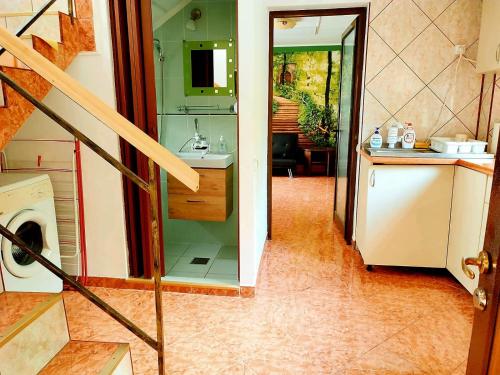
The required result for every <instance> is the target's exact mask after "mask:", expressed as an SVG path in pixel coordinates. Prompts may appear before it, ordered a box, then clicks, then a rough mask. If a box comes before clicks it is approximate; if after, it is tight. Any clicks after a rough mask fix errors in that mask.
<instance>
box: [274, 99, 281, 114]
mask: <svg viewBox="0 0 500 375" xmlns="http://www.w3.org/2000/svg"><path fill="white" fill-rule="evenodd" d="M279 109H280V103H278V101H277V100H276V99H273V115H274V114H275V113H276V112H278V110H279Z"/></svg>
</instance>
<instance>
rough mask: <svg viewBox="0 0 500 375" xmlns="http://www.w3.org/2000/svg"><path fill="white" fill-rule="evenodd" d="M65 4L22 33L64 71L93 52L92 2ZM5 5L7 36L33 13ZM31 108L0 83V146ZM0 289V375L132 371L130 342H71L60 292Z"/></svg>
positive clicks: (33, 79) (25, 82)
mask: <svg viewBox="0 0 500 375" xmlns="http://www.w3.org/2000/svg"><path fill="white" fill-rule="evenodd" d="M21 3H22V2H19V4H21ZM27 3H30V2H27ZM33 3H34V2H33ZM67 4H68V3H67V1H66V0H64V1H62V0H58V1H57V2H56V3H55V5H54V6H53V7H56V8H57V10H58V11H52V10H49V11H48V12H46V13H44V15H43V16H41V18H40V19H39V20H38V21H37V23H36V24H34V25H33V26H32V27H31V28H30V29H29V31H28V32H27V33H26V34H28V35H26V34H25V35H23V36H22V37H21V39H22V41H23V42H24V43H25V44H27V45H28V46H29V47H30V48H32V49H33V50H35V51H37V52H39V53H40V54H42V55H43V56H44V57H45V58H47V59H48V60H50V61H51V62H52V63H53V64H54V65H56V66H57V67H59V68H61V69H63V70H64V69H66V68H67V67H68V66H69V65H70V64H71V62H72V61H73V60H74V58H75V57H76V56H77V55H78V54H79V53H80V52H81V51H93V50H95V40H94V33H93V25H92V7H91V4H92V1H91V0H75V8H76V12H77V14H76V18H73V19H72V17H70V16H69V15H68V14H66V13H64V12H61V10H63V11H66V12H67V10H68V6H67ZM5 6H7V5H6V4H0V25H1V26H5V25H6V26H7V28H8V30H9V31H10V32H11V33H12V34H14V33H15V32H16V29H17V27H18V26H19V24H20V23H24V22H25V20H26V19H27V17H30V16H31V15H32V11H37V9H31V10H30V9H16V10H15V11H10V12H5V9H3V7H5ZM79 16H80V17H79ZM20 21H22V22H20ZM30 33H31V34H30ZM0 70H1V71H3V72H4V73H6V74H8V75H9V76H10V77H11V78H12V79H14V80H15V81H17V82H18V83H19V84H21V85H22V86H23V87H26V88H29V90H30V92H31V93H32V94H33V96H34V97H35V98H36V99H38V100H40V101H41V100H43V99H44V98H45V96H46V95H47V94H48V93H49V91H50V89H51V88H52V85H50V84H49V83H48V82H47V81H46V80H45V79H43V78H42V77H41V76H40V75H39V74H37V73H35V72H34V71H33V70H31V69H29V68H28V67H27V66H26V65H24V64H23V63H22V62H21V61H19V60H18V59H17V58H15V57H14V56H12V55H11V54H9V53H8V52H5V53H4V54H3V55H1V56H0ZM34 110H35V107H34V106H33V105H32V104H31V103H29V102H28V101H27V100H26V99H24V98H23V97H22V96H21V95H20V94H18V93H17V92H16V91H14V90H13V89H12V88H10V87H9V86H8V85H6V84H5V83H4V82H0V150H1V149H3V147H4V146H5V145H6V144H7V143H8V142H9V141H10V140H11V139H12V137H13V136H14V135H15V133H16V132H17V130H18V129H19V128H20V127H22V125H23V124H24V123H25V122H26V120H27V119H28V118H29V117H30V116H31V114H32V113H33V111H34ZM1 291H2V289H1V281H0V374H1V375H21V374H22V375H31V374H44V375H49V374H50V375H55V374H61V375H63V374H65V375H66V374H102V375H108V374H120V375H127V374H133V370H132V361H131V354H130V348H129V344H124V343H111V342H86V341H75V340H71V337H70V334H69V330H68V323H67V319H66V312H65V308H64V301H63V298H62V294H48V293H19V292H3V293H2V292H1Z"/></svg>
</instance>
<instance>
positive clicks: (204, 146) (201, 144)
mask: <svg viewBox="0 0 500 375" xmlns="http://www.w3.org/2000/svg"><path fill="white" fill-rule="evenodd" d="M193 139H194V142H193V144H192V145H191V149H192V150H193V151H205V154H206V153H207V152H208V151H209V148H210V145H209V143H208V142H207V137H205V136H203V135H201V134H200V126H199V124H198V119H197V118H195V119H194V137H193Z"/></svg>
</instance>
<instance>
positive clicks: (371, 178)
mask: <svg viewBox="0 0 500 375" xmlns="http://www.w3.org/2000/svg"><path fill="white" fill-rule="evenodd" d="M370 186H371V187H375V171H372V173H371V174H370Z"/></svg>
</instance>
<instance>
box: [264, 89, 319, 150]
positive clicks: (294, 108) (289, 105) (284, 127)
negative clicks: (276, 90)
mask: <svg viewBox="0 0 500 375" xmlns="http://www.w3.org/2000/svg"><path fill="white" fill-rule="evenodd" d="M273 99H274V100H275V101H277V102H278V105H279V107H278V111H277V112H276V113H274V114H273V120H272V127H273V133H294V134H298V146H299V148H302V149H306V148H310V147H314V142H312V141H311V140H310V139H309V138H307V137H306V136H305V135H304V134H303V133H302V132H301V131H300V128H299V123H298V118H299V104H298V103H296V102H294V101H292V100H289V99H285V98H282V97H279V96H275V97H273Z"/></svg>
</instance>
